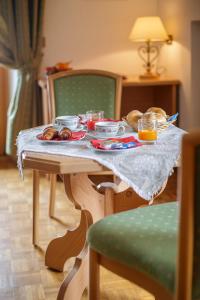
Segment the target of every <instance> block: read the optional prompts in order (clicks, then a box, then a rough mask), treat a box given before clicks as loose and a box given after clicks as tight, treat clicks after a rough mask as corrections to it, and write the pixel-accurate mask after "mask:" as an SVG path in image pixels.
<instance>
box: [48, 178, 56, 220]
mask: <svg viewBox="0 0 200 300" xmlns="http://www.w3.org/2000/svg"><path fill="white" fill-rule="evenodd" d="M55 199H56V174H50V196H49V217H50V218H53V217H54V214H55Z"/></svg>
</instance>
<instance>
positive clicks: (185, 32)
mask: <svg viewBox="0 0 200 300" xmlns="http://www.w3.org/2000/svg"><path fill="white" fill-rule="evenodd" d="M158 14H159V15H160V16H161V18H162V19H163V21H164V23H165V25H166V28H167V29H168V32H169V33H172V34H173V35H174V40H175V41H174V43H173V45H172V46H170V47H169V46H165V47H164V48H163V49H162V51H161V56H160V63H161V64H165V65H166V66H167V70H168V75H170V76H173V77H176V78H179V79H180V80H181V82H182V87H181V91H180V119H181V126H182V127H184V128H190V127H194V126H200V117H199V116H198V115H200V111H199V113H198V112H196V113H195V114H194V111H197V110H199V104H198V103H199V101H200V94H198V91H197V90H196V89H198V85H200V81H199V83H197V85H196V86H195V85H194V84H192V72H191V66H192V64H191V62H192V57H191V47H192V37H191V21H192V20H200V1H199V0H165V1H163V0H158ZM199 34H200V33H199ZM194 65H195V63H194V62H193V66H194ZM196 65H197V66H199V63H198V61H196ZM199 70H200V69H199ZM195 76H196V73H195ZM199 78H200V71H199ZM194 90H195V91H194ZM197 94H198V95H197Z"/></svg>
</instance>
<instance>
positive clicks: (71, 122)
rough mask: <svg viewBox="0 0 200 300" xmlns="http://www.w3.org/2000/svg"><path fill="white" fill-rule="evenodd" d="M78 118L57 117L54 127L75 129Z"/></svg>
mask: <svg viewBox="0 0 200 300" xmlns="http://www.w3.org/2000/svg"><path fill="white" fill-rule="evenodd" d="M79 121H80V118H79V117H78V116H59V117H57V118H56V119H55V125H58V126H65V127H67V128H69V129H71V130H73V129H76V128H77V127H78V125H79Z"/></svg>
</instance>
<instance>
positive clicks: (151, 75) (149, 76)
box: [139, 72, 160, 79]
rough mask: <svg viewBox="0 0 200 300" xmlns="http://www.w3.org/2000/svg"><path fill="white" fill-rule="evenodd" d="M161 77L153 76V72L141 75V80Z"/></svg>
mask: <svg viewBox="0 0 200 300" xmlns="http://www.w3.org/2000/svg"><path fill="white" fill-rule="evenodd" d="M159 77H160V75H159V74H153V73H151V72H146V73H144V74H143V75H140V76H139V78H140V79H158V78H159Z"/></svg>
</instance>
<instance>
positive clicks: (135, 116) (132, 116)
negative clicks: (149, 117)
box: [126, 110, 143, 131]
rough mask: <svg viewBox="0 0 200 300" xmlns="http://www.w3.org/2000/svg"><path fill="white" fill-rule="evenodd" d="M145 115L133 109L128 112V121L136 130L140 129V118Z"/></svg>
mask: <svg viewBox="0 0 200 300" xmlns="http://www.w3.org/2000/svg"><path fill="white" fill-rule="evenodd" d="M142 116H143V113H141V111H139V110H132V111H131V112H129V113H128V115H127V117H126V121H127V123H128V125H129V126H131V127H132V128H133V129H134V130H135V131H138V120H139V119H140V118H141V117H142Z"/></svg>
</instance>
